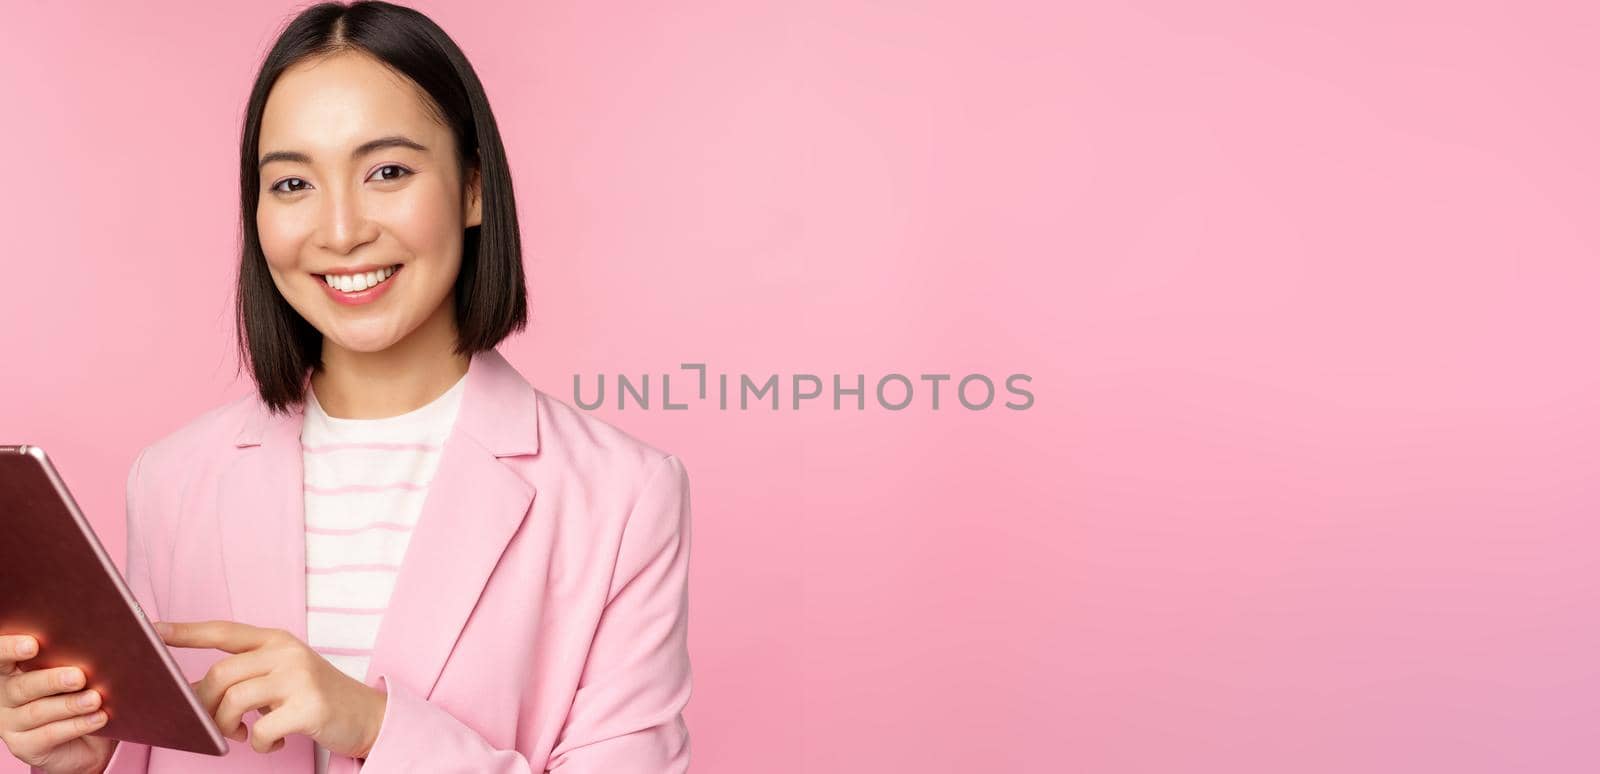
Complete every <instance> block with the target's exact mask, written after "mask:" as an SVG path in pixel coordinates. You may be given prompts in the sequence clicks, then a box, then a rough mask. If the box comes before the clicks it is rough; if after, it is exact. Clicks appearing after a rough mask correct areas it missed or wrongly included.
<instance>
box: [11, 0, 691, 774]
mask: <svg viewBox="0 0 1600 774" xmlns="http://www.w3.org/2000/svg"><path fill="white" fill-rule="evenodd" d="M242 150H243V154H242V158H241V161H242V162H243V163H242V167H241V173H242V175H241V180H242V194H243V202H242V203H243V210H242V214H243V218H242V220H243V227H244V247H243V255H242V260H241V262H240V267H239V278H238V334H239V347H240V354H241V362H242V361H243V360H245V359H248V361H249V362H250V365H251V369H252V372H253V375H254V379H255V382H256V386H257V390H256V391H255V392H254V393H252V394H250V395H248V396H246V397H244V398H241V399H239V400H235V401H233V402H231V403H228V404H225V405H222V406H218V407H215V408H213V409H211V410H209V411H207V412H205V413H203V414H201V415H200V416H199V417H197V418H196V419H194V420H192V421H190V422H189V423H188V424H186V425H184V426H183V427H181V428H180V429H178V430H177V431H175V432H173V433H171V434H170V435H168V436H166V437H164V438H162V439H160V440H158V441H156V442H155V443H153V444H151V445H150V446H148V447H146V448H145V449H143V450H142V451H141V452H140V453H139V455H138V457H137V458H136V460H135V461H134V463H133V466H132V469H131V471H130V473H129V477H128V488H127V498H128V511H127V519H128V521H127V525H128V555H127V565H126V566H127V576H128V581H129V584H130V586H131V587H132V589H133V591H134V594H135V596H136V597H137V598H138V601H139V603H140V605H142V606H143V607H144V609H145V611H146V612H147V614H149V616H150V617H151V619H152V620H159V621H160V622H161V624H164V626H163V625H158V629H161V630H162V636H163V638H164V639H165V640H166V642H167V643H168V644H169V645H170V646H171V647H172V648H173V649H174V650H173V653H174V656H175V658H176V659H177V661H178V663H179V665H180V666H181V667H182V668H183V670H184V673H185V675H186V676H187V677H188V678H189V679H191V680H197V682H195V683H194V688H195V691H196V694H197V696H198V697H199V698H200V700H201V703H202V704H203V705H204V706H205V707H206V708H207V710H208V711H210V712H212V713H213V715H214V717H215V719H216V721H217V723H218V725H219V727H220V728H221V729H222V731H223V733H224V734H225V735H227V736H228V738H229V739H231V740H233V742H234V743H233V744H230V751H229V753H228V755H227V756H226V757H225V758H214V757H208V756H203V755H196V754H193V753H186V752H180V751H174V750H169V749H165V748H157V747H151V746H148V745H144V744H138V743H133V742H126V741H124V742H117V741H115V740H111V739H106V738H102V737H99V736H95V735H94V730H95V729H97V728H99V727H100V726H101V725H103V724H104V715H105V713H104V712H101V711H99V709H98V698H99V696H98V692H97V691H95V690H94V688H95V686H94V681H93V676H92V675H91V676H89V684H88V685H87V686H84V685H83V684H82V682H81V677H82V670H80V669H78V668H77V667H58V668H53V669H38V670H32V671H29V670H26V668H25V662H26V660H27V658H29V657H31V655H35V654H36V652H37V643H36V642H34V641H33V640H32V638H30V637H27V636H24V635H18V634H10V635H7V636H0V681H3V682H0V696H3V697H4V701H3V702H0V731H3V737H4V739H5V741H6V744H7V747H8V748H9V749H10V750H11V751H12V753H13V754H14V755H15V756H16V757H18V758H19V759H21V760H23V761H26V762H28V763H29V764H30V765H32V766H33V767H34V769H33V770H34V771H46V772H52V774H66V773H67V772H73V773H76V772H101V771H104V772H109V773H110V774H134V773H135V772H149V773H150V774H158V773H163V772H224V771H226V772H245V773H248V772H269V771H270V772H313V771H317V772H320V771H324V770H327V771H331V772H334V773H335V774H350V773H351V772H355V771H358V770H364V771H366V772H368V774H381V773H386V772H400V771H426V772H503V773H505V774H510V773H511V772H536V771H545V770H547V769H554V768H557V767H560V771H562V772H563V773H564V774H581V773H583V772H607V774H615V773H621V772H679V771H684V770H686V769H687V765H688V732H687V728H686V726H685V724H684V720H683V715H682V712H683V709H684V707H685V705H686V704H687V702H688V698H689V693H690V674H689V661H688V652H687V640H686V636H687V628H686V626H687V623H686V621H687V618H686V616H687V571H688V559H689V495H688V481H687V477H686V474H685V471H684V467H683V465H682V463H681V462H680V461H679V460H678V459H677V458H676V457H674V456H672V455H670V454H667V453H665V452H663V451H661V450H659V449H656V448H654V447H652V446H649V445H647V444H645V443H643V442H641V441H639V440H637V439H635V438H633V437H631V436H629V435H627V434H625V433H624V432H622V431H620V430H618V429H616V428H614V427H612V426H610V425H608V424H606V423H604V422H601V421H599V420H596V419H593V418H591V417H589V416H587V415H585V414H583V413H581V412H579V411H576V410H575V409H573V408H571V407H570V406H568V405H567V404H565V403H562V402H560V401H557V400H555V399H553V398H551V397H549V396H547V395H546V394H544V393H543V392H541V391H539V390H536V389H534V388H533V387H532V386H531V385H529V383H528V382H527V381H526V380H525V379H524V378H523V377H522V376H521V374H520V373H518V372H517V371H516V370H515V369H514V368H513V367H512V366H511V365H510V364H509V363H508V362H507V361H506V360H505V359H504V358H503V357H502V356H501V355H500V353H499V352H498V351H497V350H496V349H495V346H496V345H497V344H498V343H499V342H500V341H501V340H503V339H504V338H505V337H506V336H508V335H509V334H510V333H512V332H513V331H516V330H520V329H522V328H523V327H525V325H526V319H527V311H526V303H527V302H526V297H525V291H524V287H523V272H522V265H521V258H520V253H519V242H518V236H517V221H516V214H515V213H516V209H515V206H514V203H513V200H512V189H511V182H510V178H509V176H508V173H507V165H506V161H505V156H504V151H503V149H502V146H501V142H500V138H499V136H498V133H497V129H496V126H495V123H494V118H493V116H492V114H491V113H490V110H489V104H488V101H487V99H486V98H485V97H484V94H483V90H482V87H481V86H480V84H479V82H478V80H477V77H476V75H475V74H474V73H473V71H472V68H471V67H470V65H468V64H467V62H466V59H465V58H464V57H463V56H462V54H461V52H460V51H459V49H458V48H457V47H456V46H455V45H454V43H452V42H451V41H450V39H449V38H448V37H446V36H445V34H444V33H443V32H442V31H441V30H440V29H439V28H438V27H437V26H435V25H434V24H433V23H432V22H431V21H429V20H428V19H427V18H425V17H424V16H422V15H421V14H418V13H416V12H415V11H412V10H410V9H406V8H402V7H398V6H393V5H389V4H386V3H381V2H370V3H356V4H353V5H350V6H348V7H346V6H340V5H336V4H323V5H318V6H315V7H312V8H310V9H309V10H307V11H305V12H304V13H302V14H300V15H299V16H298V17H297V18H296V19H294V21H293V22H291V23H290V25H289V26H288V27H287V28H286V29H285V31H284V33H283V34H282V35H281V37H280V38H279V40H278V41H277V43H276V45H275V46H274V47H273V49H272V51H271V53H270V54H269V55H268V57H267V59H266V61H265V63H264V65H263V67H262V70H261V73H260V76H259V77H258V79H257V81H256V85H255V88H254V91H253V92H252V95H251V99H250V104H249V109H248V113H247V116H246V121H245V125H244V134H243V145H242ZM19 663H20V664H23V666H19ZM69 676H78V677H79V678H80V681H79V682H78V683H72V682H70V681H68V680H67V679H66V678H67V677H69ZM77 698H84V699H86V700H87V702H88V703H87V704H86V705H84V706H79V705H78V704H76V703H74V701H73V700H74V699H77Z"/></svg>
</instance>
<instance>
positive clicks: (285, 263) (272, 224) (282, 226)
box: [256, 208, 303, 271]
mask: <svg viewBox="0 0 1600 774" xmlns="http://www.w3.org/2000/svg"><path fill="white" fill-rule="evenodd" d="M302 231H303V229H301V228H300V226H299V225H298V224H296V223H294V222H293V220H292V219H290V218H288V217H286V216H284V215H283V214H282V213H275V212H272V211H271V210H270V209H266V208H263V209H261V210H259V211H258V212H257V214H256V235H257V236H258V237H259V238H260V239H261V251H262V252H263V253H265V254H266V258H267V265H268V266H271V267H272V268H274V269H278V270H280V271H288V270H291V269H293V268H294V267H295V264H296V263H297V262H298V261H299V257H300V255H299V245H300V242H301V241H302V236H303V235H302Z"/></svg>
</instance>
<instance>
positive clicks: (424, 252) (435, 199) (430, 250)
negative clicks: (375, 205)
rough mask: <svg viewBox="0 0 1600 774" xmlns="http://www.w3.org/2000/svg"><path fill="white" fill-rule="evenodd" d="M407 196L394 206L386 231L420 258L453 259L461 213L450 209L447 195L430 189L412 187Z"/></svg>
mask: <svg viewBox="0 0 1600 774" xmlns="http://www.w3.org/2000/svg"><path fill="white" fill-rule="evenodd" d="M410 193H412V194H414V195H412V196H407V197H406V198H405V199H404V200H403V201H401V202H398V203H397V204H398V206H397V207H396V209H395V213H394V214H395V217H394V218H393V219H392V220H390V222H389V228H391V229H393V230H394V231H395V232H396V234H397V235H398V236H399V237H400V239H402V240H403V241H404V242H405V243H406V245H407V246H408V247H409V248H410V249H411V250H412V251H414V252H415V253H417V254H418V255H419V256H421V257H424V258H426V259H429V260H445V259H449V258H453V257H456V256H457V254H458V253H459V251H460V249H461V229H462V226H461V213H459V212H456V211H455V210H454V209H453V207H452V205H451V203H450V202H451V201H452V197H451V193H450V192H449V191H446V190H444V189H443V188H442V187H434V186H430V187H427V188H424V187H423V186H413V187H412V189H411V191H410Z"/></svg>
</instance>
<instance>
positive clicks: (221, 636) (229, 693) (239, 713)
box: [155, 621, 389, 758]
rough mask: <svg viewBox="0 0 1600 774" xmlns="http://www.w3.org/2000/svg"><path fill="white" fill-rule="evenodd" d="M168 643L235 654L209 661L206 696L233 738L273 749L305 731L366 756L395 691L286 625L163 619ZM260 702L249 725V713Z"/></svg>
mask: <svg viewBox="0 0 1600 774" xmlns="http://www.w3.org/2000/svg"><path fill="white" fill-rule="evenodd" d="M155 626H156V631H157V632H159V633H160V634H161V639H163V640H164V641H166V643H167V644H168V645H171V646H174V647H179V648H218V649H221V650H225V651H227V652H229V653H232V654H234V655H232V656H227V657H225V658H223V659H222V660H220V661H218V662H217V663H215V664H213V665H211V668H210V669H209V670H207V671H206V675H205V677H204V678H202V679H201V680H200V682H198V683H195V684H194V689H195V694H196V695H197V696H198V697H199V699H200V703H201V704H202V705H203V706H204V707H205V708H206V711H207V712H210V713H211V715H212V717H214V718H216V721H217V727H218V728H220V729H222V733H223V734H224V735H225V736H227V737H228V738H229V739H232V740H234V741H237V742H243V741H245V738H246V736H247V735H248V737H249V739H250V746H251V747H252V748H254V749H255V751H256V752H259V753H266V752H273V751H274V750H277V749H279V748H281V747H282V746H283V737H285V736H287V735H289V734H304V735H306V736H309V737H311V738H312V739H313V740H315V741H316V742H317V743H318V744H320V745H322V746H323V747H326V748H328V750H330V751H332V752H334V753H337V754H339V755H348V756H350V757H353V758H364V757H366V755H367V752H368V751H369V750H371V749H372V744H373V742H374V741H376V740H377V738H378V729H379V727H381V726H382V725H383V713H384V710H385V709H386V708H387V706H388V699H389V697H388V696H387V695H386V694H384V693H383V692H382V691H379V690H377V689H376V688H372V687H371V686H368V685H366V684H365V683H361V682H358V681H357V680H355V679H354V678H352V677H350V676H349V675H346V674H345V673H343V672H341V671H339V668H338V667H335V666H334V665H333V664H331V663H329V662H328V660H327V659H325V658H323V657H322V655H321V654H320V653H317V652H316V651H315V650H312V649H311V646H309V645H307V644H305V643H304V642H301V641H300V639H299V638H298V637H295V636H294V635H293V634H290V633H289V632H286V631H284V630H282V629H268V628H263V627H259V626H251V625H249V624H243V623H238V622H235V621H193V622H187V623H179V622H171V621H162V622H160V623H157V624H156V625H155ZM258 708H259V709H261V717H260V719H258V720H257V721H256V722H255V723H254V724H253V725H252V726H251V727H250V729H249V730H248V731H247V730H246V729H245V727H244V724H243V718H244V714H245V713H246V712H249V711H250V710H252V709H258Z"/></svg>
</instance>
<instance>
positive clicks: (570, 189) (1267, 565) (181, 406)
mask: <svg viewBox="0 0 1600 774" xmlns="http://www.w3.org/2000/svg"><path fill="white" fill-rule="evenodd" d="M8 5H9V6H10V7H8V8H6V9H5V10H4V17H5V19H6V22H5V24H4V25H3V27H4V29H3V30H0V95H3V98H4V105H5V114H6V119H5V120H4V122H3V127H0V146H3V147H5V148H6V149H7V151H6V153H5V156H4V158H5V161H4V166H3V170H4V172H5V173H6V180H7V183H8V184H7V185H6V186H4V187H3V189H0V217H3V218H4V221H3V228H0V239H3V240H4V241H3V246H0V262H3V263H0V266H3V272H0V326H3V328H0V330H3V333H0V336H3V337H4V338H3V345H0V358H3V360H0V362H3V364H4V365H3V368H4V371H5V378H4V379H0V442H5V443H16V442H30V443H38V444H42V445H44V446H45V447H46V448H47V449H48V450H49V451H50V453H51V454H52V456H54V457H55V458H56V460H57V462H58V463H59V464H60V465H61V466H62V467H63V468H64V471H65V475H66V477H67V479H68V482H69V483H70V484H71V485H72V486H73V487H74V489H75V491H76V492H77V494H78V495H79V498H80V501H81V503H82V504H83V505H84V506H85V507H86V509H87V510H88V512H89V513H90V514H91V515H92V517H93V519H94V521H95V524H96V527H97V529H99V530H100V531H101V534H102V535H103V537H104V540H105V542H106V543H107V545H108V548H110V549H111V550H112V551H114V552H115V554H116V555H117V556H118V557H119V558H120V556H121V552H122V549H123V525H122V522H121V519H122V507H123V502H122V488H121V487H122V483H123V479H124V476H125V475H126V474H127V470H128V465H129V464H130V462H131V460H132V457H133V454H134V453H135V452H136V451H137V450H138V449H139V448H140V447H141V446H143V445H144V444H146V443H148V442H150V441H152V440H153V439H155V438H157V437H159V436H160V435H163V434H165V433H167V432H170V431H171V430H172V429H174V428H176V427H177V426H178V425H180V424H182V423H184V422H186V421H188V420H189V419H190V418H192V417H193V416H195V415H197V414H198V413H200V412H201V411H203V410H205V409H207V408H209V407H211V406H214V405H216V404H218V403H220V402H223V401H225V400H228V399H231V398H233V397H235V396H238V395H241V394H243V393H244V392H245V391H247V390H248V389H249V388H250V387H249V385H248V383H247V382H246V381H245V380H244V379H240V380H237V381H236V380H235V379H234V378H233V372H234V361H233V356H232V354H231V353H232V349H231V346H232V341H231V338H230V329H229V324H230V313H231V307H230V300H231V299H230V296H229V293H230V290H231V283H232V279H233V272H234V262H235V260H236V259H235V252H234V239H235V228H236V216H237V213H236V210H237V207H238V196H237V190H236V188H237V184H236V182H235V180H236V166H237V153H238V123H239V117H240V113H241V110H242V107H243V104H244V100H245V96H246V90H247V87H248V84H249V81H250V78H251V76H252V74H253V72H254V69H255V67H256V64H257V61H258V58H259V57H260V56H261V54H262V53H263V52H264V50H265V47H266V46H267V44H268V43H269V41H270V40H271V38H272V36H273V35H274V33H275V30H276V28H277V25H278V23H279V22H280V21H281V20H283V19H285V18H287V16H289V15H292V14H293V12H294V11H295V10H297V8H298V7H297V6H290V5H285V4H281V3H255V4H240V3H206V2H166V3H157V4H150V3H135V4H126V3H103V4H99V5H88V4H82V3H79V4H56V3H42V2H12V3H9V4H8ZM1094 5H1096V6H1099V7H1098V8H1080V9H1073V8H1068V7H1066V4H1058V3H1030V4H1024V3H985V4H978V3H972V4H968V5H956V4H936V3H932V2H902V3H870V4H866V3H854V2H851V3H826V2H811V3H781V2H773V3H762V4H751V3H731V4H730V3H706V2H682V3H672V4H665V5H664V6H662V7H652V4H639V3H627V4H600V3H550V2H543V3H536V4H529V5H524V4H522V3H510V2H507V3H459V2H458V3H443V2H429V3H424V4H422V5H421V7H422V8H423V9H424V10H425V11H426V12H428V13H429V14H430V15H432V16H433V17H434V18H435V19H436V20H438V21H439V23H440V24H441V25H442V26H443V27H444V28H445V29H446V30H447V31H448V32H450V33H451V34H452V36H454V37H455V38H456V39H457V41H458V42H459V43H460V44H461V46H462V47H463V48H464V49H465V50H466V52H467V54H468V56H469V57H470V58H471V59H472V61H473V62H474V64H475V66H476V68H477V69H478V71H479V73H480V75H481V77H482V78H483V80H484V81H485V83H486V86H487V88H488V91H489V94H490V97H491V100H492V102H493V105H494V108H495V110H496V113H497V115H498V117H499V120H500V123H501V126H502V127H503V130H504V133H505V141H506V145H507V147H508V149H509V154H510V157H511V161H512V164H513V166H514V173H513V174H514V175H515V179H516V182H517V185H518V188H517V195H518V199H519V201H520V205H521V206H520V210H521V216H522V223H523V233H524V235H525V238H526V244H527V247H528V254H527V265H528V272H529V277H530V280H531V283H532V287H533V294H534V298H533V308H534V325H533V327H532V329H531V331H530V332H529V333H528V334H527V335H525V336H522V337H519V338H517V339H515V340H513V341H511V342H508V343H507V344H506V345H504V347H503V348H502V351H504V352H505V353H506V354H507V356H508V357H509V358H510V359H511V360H512V362H513V363H515V364H516V365H517V366H518V367H519V368H521V369H522V370H523V372H524V373H525V374H527V375H528V376H529V377H530V378H531V379H532V380H533V381H534V382H535V383H536V384H538V385H540V386H541V387H543V388H544V389H546V390H547V391H549V392H551V393H553V394H555V395H557V396H558V397H561V398H562V399H564V400H568V401H569V402H570V401H571V398H572V379H573V375H574V374H582V375H584V377H585V379H586V380H592V379H593V377H594V375H596V374H599V373H606V374H609V375H613V376H612V378H614V375H615V374H616V373H618V372H626V373H630V374H638V373H641V372H650V373H654V374H659V373H662V372H665V371H674V370H676V369H677V366H678V364H679V363H682V362H688V361H703V362H706V363H708V364H709V366H710V368H711V370H712V373H713V374H715V373H720V372H727V373H730V374H738V373H748V374H752V375H755V376H757V377H762V378H764V376H765V375H767V374H770V373H778V374H780V375H784V378H787V375H789V374H794V373H801V372H805V373H819V374H825V375H827V374H832V373H842V374H847V375H851V376H853V375H854V374H856V373H864V374H866V375H867V378H868V380H869V383H870V382H871V381H873V380H875V379H876V378H877V377H878V376H881V375H883V374H886V373H903V374H908V375H912V376H913V378H915V375H916V374H919V373H931V372H942V373H952V374H955V375H957V377H958V378H959V376H961V375H965V374H967V373H984V374H988V375H990V376H991V377H994V378H996V379H997V380H999V379H1003V378H1004V376H1005V375H1007V374H1010V373H1013V372H1024V373H1028V374H1030V375H1032V377H1033V382H1032V384H1031V388H1032V390H1033V392H1034V394H1035V396H1036V403H1035V405H1034V407H1033V408H1032V409H1030V410H1027V411H1012V410H1007V409H1003V408H1000V407H999V406H998V402H997V405H996V406H995V407H993V408H991V409H990V410H987V411H982V412H972V411H967V410H965V409H962V408H961V407H960V406H959V405H958V404H956V403H955V402H954V401H953V400H950V395H949V393H948V392H946V393H943V394H942V400H941V409H940V410H939V411H932V410H930V409H929V407H928V403H927V402H926V401H922V400H919V401H918V402H917V403H915V404H914V406H913V408H911V409H908V410H906V411H902V412H890V411H886V410H883V409H881V408H877V407H875V406H871V405H869V408H868V410H867V411H865V412H859V413H858V412H855V411H843V412H839V413H834V412H832V411H828V410H824V408H821V407H819V406H817V405H813V406H811V407H808V408H806V409H803V410H801V411H793V410H789V409H785V410H782V411H778V412H773V411H771V410H769V409H761V410H750V411H747V412H738V411H727V412H719V411H716V410H715V408H714V405H700V406H696V407H695V408H693V409H691V410H688V411H681V412H666V411H661V410H658V409H657V410H651V411H638V410H636V409H631V410H627V411H620V412H619V411H617V410H616V409H615V407H614V405H613V406H608V407H606V408H605V409H603V410H599V411H597V412H596V413H597V414H598V415H600V416H602V417H604V418H606V419H609V420H611V421H614V422H616V423H618V424H619V425H621V426H623V427H624V428H625V429H628V430H629V431H630V432H633V433H634V434H636V435H638V436H640V437H642V438H644V439H646V440H649V441H650V442H652V443H655V444H657V445H660V446H662V447H663V448H667V449H669V450H671V451H673V452H674V453H677V454H678V455H680V456H681V457H682V458H683V459H684V460H685V461H686V464H687V466H688V469H689V472H690V477H691V481H692V484H693V499H694V506H695V529H696V532H695V544H694V551H695V553H694V562H693V568H692V581H691V584H692V585H691V600H692V602H691V609H692V616H691V624H690V642H691V648H692V657H693V664H694V673H695V690H694V698H693V700H692V701H691V704H690V709H689V718H688V719H689V724H690V728H691V730H692V735H693V740H692V744H693V754H694V769H695V770H696V771H698V772H704V773H705V774H712V773H713V772H730V773H732V772H766V773H771V774H785V773H787V772H802V771H806V772H846V771H848V772H885V771H918V772H935V771H937V772H958V771H960V772H966V771H1011V772H1023V771H1026V772H1059V771H1074V772H1077V771H1081V772H1117V773H1119V774H1120V773H1122V772H1129V773H1131V772H1161V773H1162V774H1167V773H1169V772H1229V773H1230V774H1235V773H1237V772H1285V771H1292V772H1298V773H1300V774H1308V773H1311V772H1352V771H1362V772H1415V771H1448V772H1452V773H1453V774H1464V773H1466V772H1505V771H1539V772H1576V771H1589V770H1592V768H1593V757H1594V753H1595V746H1594V739H1595V735H1596V726H1597V723H1600V615H1597V612H1600V611H1597V605H1600V572H1597V568H1600V562H1597V558H1596V541H1597V540H1600V527H1597V526H1596V520H1595V505H1596V503H1597V502H1600V491H1597V490H1600V367H1597V365H1596V356H1595V354H1594V332H1595V330H1596V329H1597V325H1600V303H1597V302H1596V296H1597V288H1600V261H1597V260H1596V257H1597V256H1596V247H1597V244H1600V241H1597V237H1600V234H1597V228H1596V222H1597V221H1596V218H1595V203H1596V201H1597V199H1596V195H1597V194H1600V189H1597V184H1596V182H1595V181H1596V180H1597V179H1600V175H1597V173H1600V144H1597V143H1596V142H1595V138H1596V137H1600V113H1597V107H1596V106H1597V104H1600V102H1597V100H1596V99H1595V89H1596V84H1597V80H1596V76H1597V75H1600V72H1597V70H1600V49H1597V48H1596V46H1595V45H1594V42H1595V39H1596V35H1597V33H1600V11H1597V10H1596V8H1595V6H1593V5H1590V4H1581V3H1568V4H1526V3H1523V4H1512V3H1500V4H1483V3H1443V2H1439V3H1422V2H1383V3H1376V2H1358V3H1339V4H1328V3H1323V4H1303V3H1302V4H1293V5H1295V6H1297V8H1289V7H1286V5H1285V4H1282V3H1273V2H1212V3H1202V4H1195V3H1182V2H1164V3H1157V2H1124V3H1100V4H1094ZM665 6H671V7H670V8H668V7H665ZM1314 6H1321V7H1314ZM1111 7H1114V8H1116V9H1117V10H1109V8H1111ZM657 378H659V377H657ZM946 387H948V384H947V385H946ZM676 397H677V394H675V399H676ZM1002 399H1003V398H1002ZM814 403H816V404H821V403H822V402H821V401H817V402H814ZM830 405H831V404H830ZM17 770H19V769H17V768H16V767H15V766H12V767H9V768H8V767H6V766H5V765H3V764H0V771H5V772H10V771H17Z"/></svg>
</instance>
